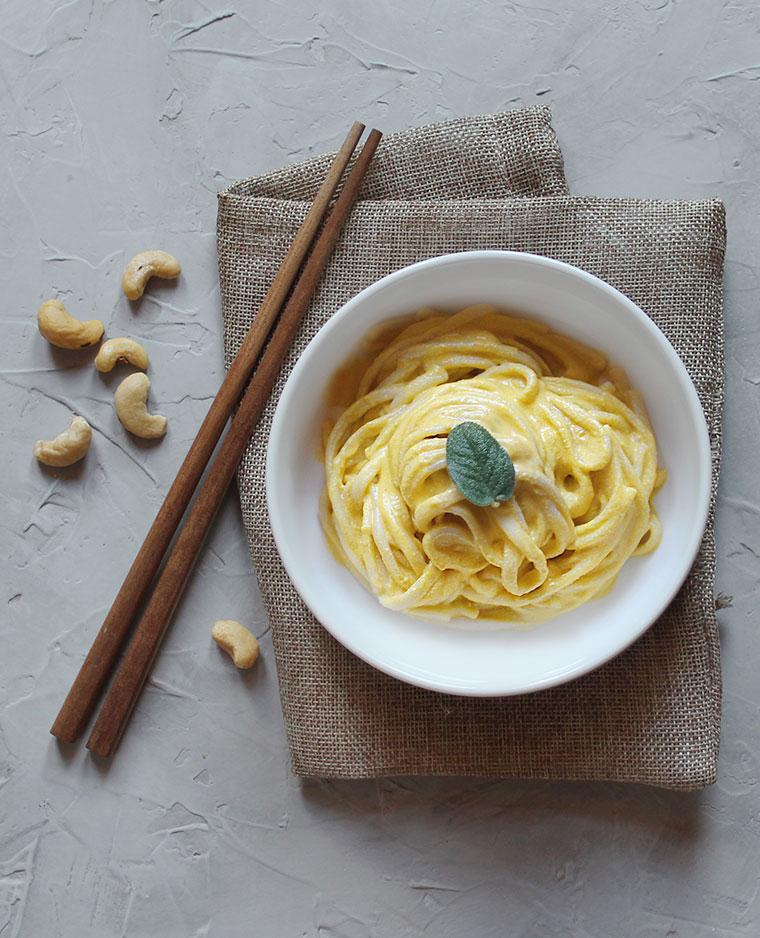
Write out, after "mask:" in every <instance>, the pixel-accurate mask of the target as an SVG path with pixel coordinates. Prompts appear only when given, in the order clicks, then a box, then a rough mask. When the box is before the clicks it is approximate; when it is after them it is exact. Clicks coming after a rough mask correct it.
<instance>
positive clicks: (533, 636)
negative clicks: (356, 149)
mask: <svg viewBox="0 0 760 938" xmlns="http://www.w3.org/2000/svg"><path fill="white" fill-rule="evenodd" d="M474 303H491V304H493V305H494V306H497V307H499V308H503V309H509V310H513V311H519V312H520V313H524V314H525V315H526V316H527V317H528V318H534V319H536V320H539V321H541V322H543V323H545V324H546V325H548V326H549V327H550V328H552V329H554V330H556V331H558V332H563V333H565V334H567V335H571V336H574V337H575V338H577V339H579V340H580V341H581V342H584V343H586V344H587V345H590V346H593V347H595V348H598V349H600V350H602V351H603V352H605V353H606V354H607V355H608V356H609V358H610V360H611V361H612V362H613V363H615V364H618V365H622V366H623V367H624V368H625V370H626V371H627V372H628V377H629V379H630V381H631V383H632V385H633V386H634V387H636V388H638V389H639V390H640V391H641V392H642V394H643V396H644V400H645V402H646V405H647V408H648V410H649V415H650V418H651V421H652V425H653V428H654V432H655V436H656V439H657V444H658V449H659V456H660V465H663V466H664V467H665V468H666V469H667V471H668V482H667V483H666V485H665V486H664V488H663V489H662V490H661V491H660V492H659V494H658V495H657V496H656V499H655V504H656V507H657V511H658V514H659V516H660V519H661V521H662V528H663V537H662V542H661V544H660V546H659V547H658V548H657V550H656V551H655V552H654V553H653V554H650V555H648V556H644V557H634V558H631V559H630V560H629V561H628V562H627V563H626V564H625V566H624V567H623V569H622V571H621V572H620V575H619V576H618V579H617V584H616V586H615V588H614V589H613V590H612V592H611V593H610V594H609V595H607V596H606V597H604V598H603V599H598V600H593V601H591V602H589V603H586V604H584V605H582V606H580V607H579V608H577V609H574V610H572V611H571V612H567V613H563V614H562V615H560V616H557V617H556V618H554V619H551V620H550V621H548V622H545V623H543V624H541V625H537V626H535V627H534V628H532V629H528V630H524V629H515V628H510V627H508V626H507V627H504V625H503V623H499V625H498V628H497V627H495V624H494V623H487V622H486V623H483V622H481V621H480V620H477V621H476V622H475V623H474V624H473V623H472V622H471V621H469V620H466V621H465V620H462V619H454V620H452V621H451V622H450V623H449V624H448V625H446V624H441V623H438V622H428V621H425V620H421V619H418V618H416V617H413V616H409V615H406V614H404V613H399V612H393V611H391V610H389V609H386V608H385V607H384V606H382V605H381V604H380V602H379V601H378V600H377V599H376V598H375V597H374V596H373V595H372V594H371V593H370V592H368V590H367V589H366V588H365V587H364V586H362V585H361V583H360V582H359V581H358V580H356V579H355V578H354V576H353V574H351V573H350V572H349V571H348V570H347V569H345V568H344V567H343V566H342V565H341V564H339V563H338V562H337V561H336V560H335V559H334V558H333V556H332V554H331V553H330V550H329V548H328V546H327V542H326V540H325V535H324V533H323V531H322V527H321V525H320V522H319V518H318V514H317V511H318V503H319V497H320V494H321V492H322V489H323V487H324V479H325V473H324V466H323V464H322V463H321V462H320V461H319V460H318V458H317V453H318V451H319V439H320V429H321V426H322V421H323V417H324V398H323V393H324V390H325V388H326V385H327V383H328V381H329V379H330V377H331V376H332V375H333V373H334V372H335V371H336V369H337V368H338V367H339V366H340V365H341V364H343V362H344V361H345V360H346V358H347V357H348V356H349V355H351V354H352V353H353V351H354V350H357V349H358V348H359V347H360V345H361V342H362V340H363V339H364V337H365V336H366V335H367V333H368V332H369V331H370V329H371V328H372V327H373V326H376V325H377V324H378V323H380V322H382V321H384V320H386V319H391V318H395V317H397V316H399V315H402V314H405V313H414V312H416V311H417V310H418V309H421V308H422V307H425V306H433V307H435V308H437V309H439V310H441V311H443V312H454V311H456V310H457V309H461V308H462V307H464V306H469V305H471V304H474ZM709 497H710V446H709V440H708V435H707V430H706V427H705V421H704V416H703V413H702V408H701V406H700V404H699V400H698V398H697V395H696V392H695V390H694V387H693V385H692V383H691V381H690V379H689V376H688V374H687V372H686V369H685V368H684V366H683V364H682V363H681V360H680V359H679V357H678V355H677V354H676V352H675V351H674V350H673V348H672V347H671V345H670V344H669V343H668V341H667V339H666V338H665V337H664V335H663V334H662V333H661V332H660V331H659V329H658V328H657V327H656V326H655V325H654V323H653V322H652V321H651V320H650V319H649V318H648V317H647V316H646V314H645V313H644V312H642V310H640V309H639V308H638V306H636V305H635V304H634V303H632V302H631V301H630V300H629V299H627V298H626V297H625V296H623V294H622V293H619V292H618V291H617V290H615V289H614V288H613V287H611V286H609V285H608V284H606V283H604V282H603V281H602V280H599V279H598V278H596V277H593V276H592V275H591V274H588V273H585V272H584V271H582V270H578V269H577V268H575V267H571V266H569V265H568V264H563V263H560V262H559V261H554V260H549V259H547V258H544V257H538V256H536V255H532V254H519V253H516V252H511V251H476V252H469V253H462V254H450V255H445V256H443V257H436V258H433V259H432V260H428V261H422V262H421V263H419V264H414V265H412V266H411V267H406V268H404V269H403V270H399V271H396V272H395V273H393V274H390V275H389V276H387V277H384V278H383V279H382V280H380V281H378V282H377V283H374V284H372V286H370V287H368V288H367V289H366V290H363V291H362V292H361V293H359V294H358V295H357V296H355V297H354V298H353V299H352V300H350V301H349V302H348V303H346V305H345V306H343V307H342V309H340V310H338V311H337V312H336V313H335V315H334V316H333V317H332V318H331V319H330V321H329V322H328V323H327V324H326V325H325V326H324V327H323V328H322V329H321V331H320V332H319V333H318V334H317V336H316V337H315V338H314V339H313V340H312V342H311V343H310V345H309V346H308V347H307V348H306V350H305V351H304V352H303V354H302V355H301V357H300V359H299V361H298V363H297V364H296V366H295V368H294V369H293V371H292V373H291V375H290V378H289V379H288V381H287V384H286V385H285V388H284V390H283V393H282V396H281V398H280V401H279V404H278V406H277V410H276V413H275V417H274V422H273V424H272V432H271V436H270V439H269V449H268V454H267V501H268V506H269V515H270V519H271V524H272V530H273V532H274V537H275V541H276V543H277V547H278V550H279V552H280V555H281V557H282V561H283V563H284V565H285V569H286V570H287V572H288V574H289V575H290V578H291V579H292V581H293V583H294V585H295V587H296V589H297V590H298V592H299V593H300V594H301V596H302V597H303V599H304V601H305V602H306V604H307V605H308V606H309V608H310V609H311V610H312V612H313V613H314V615H315V616H316V617H317V619H318V620H319V621H320V622H321V623H322V624H323V625H324V627H325V628H326V629H327V630H328V631H329V632H331V633H332V635H334V636H335V638H336V639H338V641H339V642H342V644H343V645H345V646H346V648H348V649H349V650H350V651H352V652H354V653H355V654H356V655H358V656H359V657H360V658H363V659H364V660H365V661H367V662H369V664H371V665H374V666H375V667H376V668H379V669H380V670H381V671H385V672H386V673H388V674H392V675H394V676H395V677H397V678H400V679H401V680H403V681H407V682H409V683H411V684H416V685H418V686H420V687H427V688H430V689H432V690H437V691H443V692H446V693H452V694H466V695H471V696H502V695H508V694H519V693H524V692H527V691H535V690H539V689H541V688H545V687H551V686H553V685H556V684H561V683H563V682H565V681H568V680H571V679H572V678H576V677H578V676H580V675H581V674H584V673H586V672H588V671H590V670H592V669H594V668H596V667H598V666H599V665H601V664H603V663H604V662H605V661H608V660H609V659H610V658H612V657H614V656H615V655H617V654H619V653H620V652H621V651H623V650H624V649H625V648H626V647H627V646H628V645H630V644H631V642H633V641H635V640H636V639H637V638H638V637H639V636H640V635H641V634H642V633H643V632H644V631H646V629H647V628H649V626H650V625H651V624H652V623H653V622H654V621H655V619H657V617H658V616H659V615H660V614H661V613H662V612H663V610H664V609H665V607H666V606H667V605H668V603H669V602H670V601H671V599H673V597H674V596H675V594H676V592H677V591H678V589H679V587H680V586H681V583H682V582H683V580H684V579H685V577H686V574H687V573H688V571H689V568H690V566H691V564H692V561H693V559H694V557H695V555H696V552H697V549H698V547H699V544H700V540H701V537H702V533H703V531H704V526H705V522H706V519H707V510H708V503H709ZM489 626H490V627H489Z"/></svg>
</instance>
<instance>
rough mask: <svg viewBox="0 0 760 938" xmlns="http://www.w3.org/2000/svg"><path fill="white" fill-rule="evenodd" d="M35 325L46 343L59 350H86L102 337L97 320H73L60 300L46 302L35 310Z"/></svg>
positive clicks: (100, 325) (101, 326)
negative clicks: (55, 346)
mask: <svg viewBox="0 0 760 938" xmlns="http://www.w3.org/2000/svg"><path fill="white" fill-rule="evenodd" d="M37 325H38V326H39V327H40V332H41V333H42V334H43V335H44V336H45V338H46V339H47V340H48V342H51V343H52V344H53V345H57V346H58V347H59V348H87V346H88V345H95V343H96V342H100V340H101V338H102V337H103V323H102V322H101V321H100V320H99V319H88V320H87V321H86V322H84V321H82V320H81V319H74V317H73V316H69V314H68V313H67V312H66V307H65V306H64V305H63V303H61V301H60V300H47V301H46V302H44V303H43V304H42V306H40V308H39V309H38V310H37Z"/></svg>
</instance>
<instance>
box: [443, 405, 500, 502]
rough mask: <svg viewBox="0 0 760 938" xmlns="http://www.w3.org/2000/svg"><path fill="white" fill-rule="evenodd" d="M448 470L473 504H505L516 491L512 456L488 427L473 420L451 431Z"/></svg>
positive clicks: (452, 478) (447, 460)
mask: <svg viewBox="0 0 760 938" xmlns="http://www.w3.org/2000/svg"><path fill="white" fill-rule="evenodd" d="M446 468H447V469H448V472H449V476H450V477H451V481H452V482H453V483H454V485H456V487H457V488H458V489H459V491H460V492H461V493H462V495H464V497H465V498H466V499H467V501H468V502H472V503H473V505H480V506H481V507H484V506H485V505H492V504H493V503H494V502H502V501H505V500H506V499H507V498H509V497H510V496H511V495H512V492H513V491H514V489H515V467H514V465H513V463H512V460H511V459H510V458H509V453H508V452H507V451H506V450H505V449H504V447H503V446H502V445H501V443H499V441H498V440H495V439H494V438H493V437H492V436H491V434H490V433H489V432H488V430H486V428H485V427H481V425H480V424H479V423H474V422H473V421H471V420H468V421H465V422H464V423H459V424H457V425H456V426H455V427H453V428H452V430H451V431H450V433H449V436H448V439H447V440H446Z"/></svg>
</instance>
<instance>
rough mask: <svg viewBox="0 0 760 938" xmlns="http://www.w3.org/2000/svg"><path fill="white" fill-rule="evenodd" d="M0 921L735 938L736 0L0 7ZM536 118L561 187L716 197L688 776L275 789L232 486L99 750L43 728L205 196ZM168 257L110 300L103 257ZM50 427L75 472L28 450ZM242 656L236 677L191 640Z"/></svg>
mask: <svg viewBox="0 0 760 938" xmlns="http://www.w3.org/2000/svg"><path fill="white" fill-rule="evenodd" d="M0 14H1V15H0V22H1V23H2V28H1V29H0V163H1V165H2V167H3V172H2V174H0V284H1V287H2V302H1V303H0V316H1V317H2V330H3V334H2V343H1V348H0V365H1V366H2V374H1V375H0V377H1V379H2V394H1V396H0V439H1V440H2V460H1V463H0V472H1V473H2V482H1V484H2V491H3V495H4V497H3V510H2V516H1V517H0V536H1V537H2V548H1V549H2V551H3V558H4V565H3V576H2V590H3V592H2V596H1V597H0V602H2V608H3V609H4V614H3V617H2V622H3V626H2V633H1V634H2V637H1V639H0V649H2V650H1V651H0V703H1V706H2V712H1V713H0V936H1V938H16V936H22V938H24V936H42V935H45V936H48V935H60V936H64V938H67V936H77V938H83V936H90V935H92V936H98V938H104V936H112V935H113V936H122V935H129V936H161V938H173V936H178V938H179V936H182V938H196V936H197V938H200V936H224V938H226V936H234V935H244V934H245V935H249V934H255V935H261V936H270V935H271V936H276V935H277V936H278V935H288V936H290V935H293V936H308V938H316V936H330V938H333V936H335V938H370V936H383V938H386V936H404V938H418V936H423V935H425V936H429V938H432V936H436V938H443V936H454V935H460V934H470V935H473V936H482V938H491V936H493V938H497V936H499V938H500V936H503V935H506V934H508V935H510V936H526V938H527V936H539V935H540V936H546V938H559V936H568V938H570V936H572V938H585V936H588V938H609V936H616V938H617V936H619V938H629V936H637V938H704V936H708V935H721V936H744V935H746V936H754V935H757V934H758V931H759V930H760V924H759V923H760V898H759V897H758V885H759V880H760V870H759V867H758V862H757V856H758V848H759V847H760V784H759V782H760V762H759V756H760V741H759V740H758V722H759V720H758V717H759V716H760V713H759V712H758V711H759V709H760V707H759V705H760V682H758V680H757V664H756V662H757V660H758V656H759V655H760V634H758V629H757V627H756V616H755V615H754V607H755V602H756V600H757V595H758V585H759V584H760V577H758V567H759V565H758V558H759V557H760V525H759V524H758V516H759V515H760V501H759V500H758V491H757V484H756V465H757V460H758V456H760V446H759V444H758V424H759V422H760V407H759V397H758V388H759V387H760V356H758V351H759V350H760V348H759V346H760V320H758V316H757V303H758V258H757V251H756V245H757V243H758V236H760V187H759V186H758V179H759V178H760V176H759V173H758V170H759V169H760V118H758V90H760V64H759V63H760V35H759V34H760V11H759V10H758V8H757V6H756V4H755V3H754V2H753V0H726V2H717V0H688V2H687V0H638V2H634V0H632V2H630V3H622V2H620V3H614V2H603V0H577V2H573V3H571V2H570V0H540V2H539V0H525V2H517V0H514V2H505V3H497V2H488V0H467V2H465V3H461V2H456V0H425V2H411V3H408V4H402V3H401V2H400V0H376V2H374V3H372V4H361V3H348V2H347V0H323V2H322V4H321V6H320V9H318V10H317V9H315V8H314V7H313V6H312V5H311V4H310V3H308V2H307V0H291V2H290V3H288V4H285V3H276V2H270V0H238V2H237V4H235V5H232V4H230V5H224V4H223V3H221V2H220V3H216V4H214V3H210V4H209V3H202V2H197V0H132V2H126V0H112V2H96V0H71V2H51V0H34V2H30V3H21V2H18V0H1V2H0ZM536 101H542V102H549V103H551V105H552V107H553V112H554V125H555V128H556V130H557V133H558V136H559V140H560V144H561V146H562V150H563V153H564V157H565V163H566V170H567V176H568V180H569V183H570V188H571V192H573V193H575V194H598V195H616V196H642V197H648V196H651V197H679V198H681V197H682V198H698V197H709V196H718V197H720V198H722V199H723V200H724V201H725V203H726V206H727V210H728V227H729V244H728V255H727V264H726V309H725V312H726V343H727V404H726V409H725V427H724V430H725V458H724V469H723V475H722V480H721V488H720V500H719V509H718V524H717V536H718V556H719V565H718V584H717V588H718V590H719V591H720V592H722V593H724V594H729V595H731V596H732V597H733V606H732V608H730V609H726V610H723V611H721V612H720V613H719V620H720V624H721V633H722V649H723V666H724V691H725V693H724V725H723V746H722V755H721V764H720V774H719V781H718V784H717V785H716V786H714V787H713V788H712V789H710V790H707V791H705V792H703V793H698V794H693V795H683V794H673V793H667V792H663V791H657V790H654V789H646V788H641V787H636V786H622V785H613V784H609V785H604V784H552V783H535V782H531V783H527V782H507V781H505V782H499V781H479V780H450V779H432V780H431V779H396V780H381V781H378V782H369V783H366V782H362V783H346V782H341V783H335V782H320V781H308V782H301V781H299V780H297V779H294V778H293V777H291V775H290V773H289V768H288V755H287V749H286V744H285V738H284V731H283V726H282V720H281V716H280V710H279V701H278V692H277V681H276V675H275V669H274V659H273V655H272V650H271V644H270V641H269V634H268V631H267V622H266V617H265V615H264V613H263V610H262V609H261V606H260V603H259V600H258V596H257V589H256V583H255V578H254V575H253V573H252V570H251V565H250V560H249V557H248V552H247V548H246V544H245V538H244V534H243V530H242V525H241V522H240V518H239V511H238V507H237V504H236V501H235V498H234V497H232V496H230V497H229V498H228V499H227V502H226V504H225V506H224V508H223V510H222V512H221V515H220V517H219V519H218V521H217V524H216V526H215V528H214V531H213V533H212V536H211V538H210V540H209V542H208V544H207V547H206V549H205V551H204V553H203V557H202V559H201V561H200V563H199V565H198V567H197V569H196V572H195V574H194V576H193V578H192V580H191V583H190V586H189V588H188V590H187V592H186V594H185V598H184V600H183V602H182V605H181V607H180V609H179V611H178V614H177V616H176V618H175V621H174V625H173V627H172V630H171V632H170V634H169V636H168V638H167V640H166V642H165V645H164V648H163V651H162V653H161V655H160V658H159V660H158V662H157V665H156V667H155V669H154V671H153V674H152V677H151V678H150V682H149V684H148V685H147V686H146V690H145V692H144V694H143V697H142V700H141V702H140V704H139V705H138V708H137V710H136V712H135V715H134V717H133V720H132V724H131V726H130V728H129V731H128V733H127V735H126V737H125V739H124V741H123V743H122V746H121V749H120V751H119V754H118V757H117V758H116V759H115V760H114V761H113V764H111V765H106V764H103V763H100V762H98V761H95V760H93V759H92V758H90V757H89V755H88V754H86V751H85V750H84V749H83V748H81V747H80V748H75V749H74V748H69V747H63V746H59V745H58V744H57V743H56V742H55V740H53V738H52V737H50V736H49V735H48V729H49V726H50V724H51V722H52V720H53V718H54V716H55V714H56V712H57V709H58V707H59V706H60V704H61V702H62V700H63V698H64V696H65V693H66V691H67V690H68V688H69V686H70V684H71V681H72V680H73V678H74V676H75V674H76V672H77V670H78V668H79V665H80V663H81V660H82V657H83V655H84V654H85V652H86V650H87V649H88V648H89V645H90V642H91V640H92V638H93V636H94V635H95V633H96V631H97V629H98V628H99V626H100V624H101V622H102V619H103V617H104V615H105V613H106V611H107V609H108V607H109V605H110V602H111V600H112V599H113V597H114V595H115V594H116V592H117V590H118V588H119V586H120V584H121V580H122V578H123V575H124V574H125V572H126V569H127V567H128V565H129V563H130V562H131V559H132V557H133V556H134V552H135V551H136V549H137V546H138V545H139V543H140V542H141V540H142V538H143V537H144V535H145V533H146V531H147V529H148V527H149V525H150V522H151V521H152V519H153V517H154V516H155V513H156V511H157V509H158V506H159V504H160V501H161V498H162V496H163V494H164V493H165V491H166V489H167V488H168V485H169V484H170V482H171V480H172V478H173V477H174V473H175V471H176V469H177V468H178V466H179V464H180V462H181V460H182V458H183V456H184V454H185V452H186V449H187V446H188V445H189V442H190V440H191V439H192V437H193V436H194V434H195V432H196V430H197V428H198V426H199V424H200V421H201V419H202V416H203V414H204V413H205V411H206V409H207V407H208V405H209V402H210V400H211V398H212V396H213V395H214V393H215V391H216V389H217V387H218V385H219V383H220V380H221V377H222V374H223V365H222V336H221V316H220V311H219V296H218V288H217V274H216V255H215V234H214V225H215V218H216V199H215V195H216V192H217V191H218V190H219V189H220V188H221V187H222V186H223V185H225V184H226V183H228V182H230V181H232V180H234V179H236V178H238V177H240V176H244V175H250V174H253V173H258V172H261V171H264V170H268V169H272V168H276V167H278V166H281V165H283V164H284V163H286V162H290V161H293V160H297V159H300V158H303V157H305V156H308V155H310V154H312V153H318V152H320V151H323V150H325V149H328V148H331V147H334V146H336V145H337V144H338V143H339V142H340V141H342V139H343V137H344V135H345V133H346V130H347V128H348V127H349V126H350V124H351V123H352V121H353V120H355V119H357V118H360V119H361V120H363V121H364V122H365V123H366V124H368V125H369V126H371V125H377V126H379V127H380V128H381V129H383V130H384V131H385V132H391V131H394V130H400V129H403V128H405V127H407V126H411V125H415V124H421V123H424V122H427V121H429V120H434V119H442V118H447V117H450V116H456V115H461V114H467V113H476V112H486V111H492V110H498V109H503V108H506V107H510V106H519V105H525V104H530V103H534V102H536ZM152 246H160V247H163V248H165V249H166V250H169V251H171V252H172V253H174V254H175V255H176V256H177V257H178V258H180V260H181V262H182V265H183V276H182V278H181V279H180V280H179V281H178V282H177V283H176V284H169V283H164V284H154V285H153V286H151V289H150V291H149V293H148V295H147V296H146V297H145V299H144V300H143V301H142V302H141V303H140V304H139V306H138V305H135V306H134V307H130V304H129V303H128V302H127V301H126V300H125V298H124V297H123V295H122V294H121V290H120V277H121V272H122V269H123V266H124V263H125V261H126V260H127V259H128V258H129V257H131V256H132V255H133V254H134V253H136V252H138V251H140V250H144V249H146V248H148V247H152ZM50 296H58V297H60V298H62V299H63V300H64V302H65V303H66V304H67V307H68V308H69V310H70V312H71V313H72V314H73V315H78V316H80V317H82V318H90V317H91V316H93V315H95V316H97V317H99V318H101V319H103V320H104V322H105V323H106V330H107V334H111V335H118V334H132V335H134V336H135V337H137V338H139V339H141V340H142V341H143V342H144V344H145V346H146V348H147V350H148V352H149V355H150V357H151V379H152V381H153V389H152V391H151V400H152V403H153V406H154V408H155V410H157V411H159V412H161V413H164V414H166V415H167V417H168V418H169V428H170V429H169V434H168V435H167V437H166V438H165V440H163V441H162V442H159V443H148V442H145V443H139V442H136V441H135V440H133V439H129V438H128V437H127V434H126V432H125V431H123V430H122V429H121V427H120V425H119V424H118V421H117V420H116V417H115V415H114V413H113V409H112V394H113V390H114V388H115V385H116V383H117V382H118V381H119V380H120V378H121V377H122V376H123V373H122V372H121V371H119V372H118V373H114V374H113V375H111V376H105V377H104V376H101V375H99V374H98V373H97V372H96V371H95V369H94V368H93V367H92V365H91V360H92V358H93V357H94V353H90V352H81V353H68V352H63V351H58V350H55V349H53V348H52V347H51V346H49V345H48V343H47V342H45V341H44V340H43V339H42V337H41V336H40V335H39V333H38V331H37V328H36V320H35V312H36V309H37V307H38V305H39V304H40V302H41V301H42V300H43V299H46V298H48V297H50ZM72 410H73V411H79V412H81V413H83V414H84V416H86V417H87V419H88V420H89V421H90V422H91V424H92V426H93V430H94V439H93V444H92V447H91V450H90V453H89V454H88V456H87V458H86V460H85V462H84V464H82V465H81V466H79V467H75V468H72V469H69V470H61V471H49V470H46V469H44V468H42V467H40V466H39V465H38V464H37V463H36V461H35V460H34V458H33V456H32V445H33V443H34V441H35V440H36V439H38V438H41V437H43V438H50V437H51V436H53V435H55V434H56V433H57V432H59V431H60V430H61V429H62V428H63V427H64V426H65V425H66V424H67V423H68V420H69V418H70V411H72ZM228 617H229V618H239V619H241V620H243V621H246V622H248V623H249V624H251V625H252V626H253V628H254V631H255V632H256V634H257V635H258V636H259V637H260V640H261V642H262V660H261V661H260V662H259V664H258V665H257V666H256V668H255V669H254V670H253V671H252V672H250V673H248V674H246V675H243V674H241V673H238V672H236V671H235V669H234V668H231V666H230V663H229V661H228V660H227V659H226V658H225V657H223V656H222V654H221V653H220V652H219V650H218V649H217V648H216V646H215V645H214V644H213V643H212V642H211V640H210V635H209V633H210V627H211V624H212V622H213V620H214V619H216V618H228Z"/></svg>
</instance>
